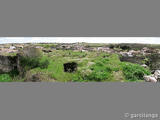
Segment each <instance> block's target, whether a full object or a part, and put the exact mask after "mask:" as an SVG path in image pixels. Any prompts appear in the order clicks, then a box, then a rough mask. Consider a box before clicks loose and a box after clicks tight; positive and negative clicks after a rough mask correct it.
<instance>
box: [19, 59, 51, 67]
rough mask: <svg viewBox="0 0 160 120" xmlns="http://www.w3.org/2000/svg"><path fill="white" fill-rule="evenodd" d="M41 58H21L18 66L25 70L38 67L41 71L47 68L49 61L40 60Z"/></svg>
mask: <svg viewBox="0 0 160 120" xmlns="http://www.w3.org/2000/svg"><path fill="white" fill-rule="evenodd" d="M41 59H42V58H38V57H37V58H30V57H21V59H20V64H21V66H22V67H23V68H25V70H29V69H33V68H36V67H40V68H41V69H44V68H47V67H48V65H49V61H48V60H47V59H45V60H41Z"/></svg>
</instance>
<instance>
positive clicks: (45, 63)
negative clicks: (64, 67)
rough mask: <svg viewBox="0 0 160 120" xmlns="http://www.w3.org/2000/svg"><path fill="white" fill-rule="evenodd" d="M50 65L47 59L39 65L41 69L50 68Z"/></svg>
mask: <svg viewBox="0 0 160 120" xmlns="http://www.w3.org/2000/svg"><path fill="white" fill-rule="evenodd" d="M48 65H49V60H47V59H46V60H44V61H42V62H40V63H39V67H40V68H41V69H45V68H48Z"/></svg>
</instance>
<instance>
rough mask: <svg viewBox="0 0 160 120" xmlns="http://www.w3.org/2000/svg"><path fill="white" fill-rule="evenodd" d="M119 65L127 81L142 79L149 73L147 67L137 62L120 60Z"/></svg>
mask: <svg viewBox="0 0 160 120" xmlns="http://www.w3.org/2000/svg"><path fill="white" fill-rule="evenodd" d="M121 66H122V70H123V74H124V76H125V78H126V80H129V81H137V80H143V76H144V75H149V74H151V73H150V71H149V70H148V69H145V68H144V67H142V66H140V65H138V64H133V63H127V62H122V63H121Z"/></svg>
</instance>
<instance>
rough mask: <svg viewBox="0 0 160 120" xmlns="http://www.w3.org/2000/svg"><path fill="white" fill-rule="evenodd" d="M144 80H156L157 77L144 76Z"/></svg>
mask: <svg viewBox="0 0 160 120" xmlns="http://www.w3.org/2000/svg"><path fill="white" fill-rule="evenodd" d="M144 80H145V81H146V82H157V79H156V78H155V77H154V76H144Z"/></svg>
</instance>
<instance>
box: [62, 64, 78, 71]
mask: <svg viewBox="0 0 160 120" xmlns="http://www.w3.org/2000/svg"><path fill="white" fill-rule="evenodd" d="M63 66H64V72H70V73H71V72H75V71H76V70H77V63H75V62H69V63H65V64H63Z"/></svg>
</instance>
